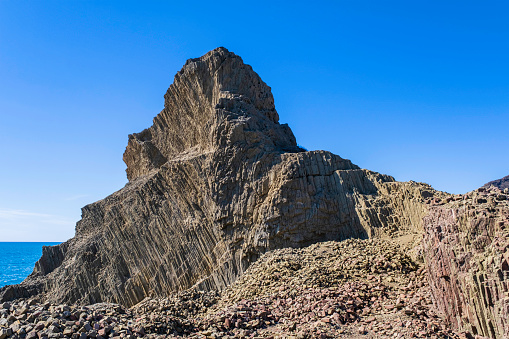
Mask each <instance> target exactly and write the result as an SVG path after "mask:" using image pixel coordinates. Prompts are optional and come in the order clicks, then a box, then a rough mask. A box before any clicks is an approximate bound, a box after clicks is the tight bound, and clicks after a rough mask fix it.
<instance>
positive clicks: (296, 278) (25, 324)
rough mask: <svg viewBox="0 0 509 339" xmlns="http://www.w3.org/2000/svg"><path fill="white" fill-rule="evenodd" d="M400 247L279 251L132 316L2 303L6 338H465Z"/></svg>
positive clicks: (108, 307)
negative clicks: (437, 307)
mask: <svg viewBox="0 0 509 339" xmlns="http://www.w3.org/2000/svg"><path fill="white" fill-rule="evenodd" d="M405 252H406V251H405V250H404V247H400V246H399V245H397V244H396V243H395V242H394V241H385V240H378V239H371V240H358V239H349V240H345V241H342V242H334V241H331V242H323V243H318V244H314V245H311V246H309V247H306V248H302V249H292V248H286V249H279V250H275V251H272V252H268V253H266V254H265V255H263V256H262V257H261V258H260V259H259V260H258V261H256V262H255V263H254V264H253V265H252V266H251V267H250V268H249V269H248V271H247V272H246V273H245V274H244V275H242V276H241V277H240V278H239V279H238V280H237V281H236V282H235V283H234V284H233V285H232V286H230V287H229V288H228V289H226V290H225V291H223V292H222V293H218V292H202V291H195V290H188V291H185V292H181V293H178V294H175V295H172V296H171V297H168V298H164V299H149V298H146V299H145V300H143V301H142V302H140V303H139V304H137V305H135V306H133V307H132V308H124V307H122V306H120V305H117V304H104V303H101V304H94V305H90V306H76V305H52V304H49V303H45V304H40V303H37V302H36V300H23V299H18V300H16V301H14V302H6V303H3V304H2V305H0V315H1V318H0V339H5V338H12V339H18V338H20V339H23V338H25V339H37V338H39V339H44V338H48V339H50V338H73V339H78V338H79V339H87V338H95V339H105V338H118V339H120V338H129V339H132V338H135V337H145V338H163V337H170V338H172V337H189V338H340V337H344V338H355V337H364V338H463V337H465V336H464V335H462V334H461V333H453V332H451V331H450V330H448V329H447V327H446V325H445V324H444V323H443V322H442V321H441V319H440V318H439V317H438V315H437V314H435V313H434V312H433V310H432V301H431V296H430V292H429V288H428V284H427V280H426V278H425V276H424V275H425V270H424V266H423V265H422V264H421V263H419V262H416V261H413V260H412V259H411V258H410V257H409V256H407V255H406V254H405Z"/></svg>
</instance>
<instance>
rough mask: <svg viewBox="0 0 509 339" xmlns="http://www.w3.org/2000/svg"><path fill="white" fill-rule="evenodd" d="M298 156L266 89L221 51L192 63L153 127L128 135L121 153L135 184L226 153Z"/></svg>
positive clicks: (178, 76)
mask: <svg viewBox="0 0 509 339" xmlns="http://www.w3.org/2000/svg"><path fill="white" fill-rule="evenodd" d="M234 145H235V147H240V148H258V149H259V151H263V152H272V151H283V152H287V151H290V152H294V151H298V150H299V148H298V147H297V143H296V141H295V137H294V135H293V133H292V131H291V130H290V128H289V127H288V125H286V124H285V125H280V124H279V115H278V113H277V111H276V108H275V106H274V98H273V96H272V92H271V90H270V87H269V86H267V84H265V82H263V81H262V79H261V78H260V77H259V76H258V74H256V73H255V72H254V71H253V69H252V68H251V66H249V65H246V64H244V62H243V61H242V58H241V57H239V56H237V55H235V54H234V53H232V52H229V51H228V50H227V49H226V48H224V47H219V48H216V49H214V50H212V51H210V52H208V53H207V54H205V55H204V56H202V57H200V58H196V59H190V60H188V61H187V62H186V64H185V65H184V67H182V69H181V70H180V71H179V72H178V73H177V74H176V75H175V79H174V82H173V84H172V85H171V86H170V88H169V89H168V91H167V92H166V94H165V96H164V109H163V110H162V111H161V112H160V113H159V114H158V115H157V116H156V117H155V118H154V122H153V125H152V126H151V127H150V128H148V129H146V130H144V131H143V132H141V133H135V134H131V135H129V142H128V145H127V148H126V151H125V153H124V161H125V163H126V165H127V170H126V172H127V177H128V179H129V180H133V179H135V178H137V177H139V176H141V175H145V174H147V173H149V172H150V171H151V170H153V169H157V168H159V167H160V166H161V165H163V164H164V163H165V162H166V161H168V160H172V159H174V158H181V157H183V156H185V157H189V156H196V155H199V154H202V153H207V152H214V151H217V150H218V149H219V148H221V149H224V148H225V147H232V146H234Z"/></svg>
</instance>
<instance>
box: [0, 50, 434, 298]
mask: <svg viewBox="0 0 509 339" xmlns="http://www.w3.org/2000/svg"><path fill="white" fill-rule="evenodd" d="M278 120H279V117H278V114H277V112H276V110H275V107H274V99H273V97H272V94H271V91H270V88H269V87H268V86H267V85H266V84H265V83H264V82H263V81H262V80H261V79H260V77H259V76H258V75H257V74H256V73H255V72H254V71H253V70H252V69H251V67H250V66H248V65H246V64H244V63H243V61H242V59H241V58H240V57H238V56H236V55H235V54H233V53H231V52H229V51H228V50H226V49H224V48H218V49H215V50H213V51H211V52H209V53H207V54H206V55H204V56H203V57H201V58H198V59H191V60H188V61H187V63H186V64H185V65H184V67H183V68H182V70H181V71H180V72H178V73H177V75H176V76H175V80H174V83H173V84H172V85H171V86H170V88H169V89H168V91H167V93H166V95H165V107H164V109H163V110H162V111H161V112H160V113H159V114H158V115H157V116H156V117H155V118H154V122H153V125H152V126H151V127H150V128H148V129H146V130H144V131H142V132H141V133H137V134H132V135H130V136H129V142H128V145H127V148H126V151H125V153H124V161H125V163H126V164H127V170H126V172H127V177H128V179H129V183H128V184H127V185H126V186H125V187H124V188H123V189H121V190H119V191H118V192H115V193H113V194H112V195H110V196H108V197H106V198H105V199H103V200H100V201H98V202H95V203H93V204H90V205H87V206H85V207H84V208H83V209H82V219H81V220H80V221H79V222H78V223H77V225H76V235H75V237H74V238H72V239H70V240H69V241H67V242H66V243H64V244H61V245H59V246H55V247H45V248H44V249H43V256H42V257H41V259H40V260H39V262H38V263H37V264H36V267H35V269H34V272H33V273H32V274H31V275H30V276H29V277H28V278H27V279H26V280H25V281H24V282H23V283H22V284H20V285H16V286H8V287H5V288H3V289H2V290H0V300H8V299H12V298H16V297H20V296H29V295H34V294H38V295H39V296H40V297H41V298H42V299H47V300H50V301H54V302H66V303H75V302H76V303H84V304H87V303H95V302H100V301H106V302H117V303H121V304H124V305H127V306H130V305H133V304H136V303H137V302H139V301H140V300H142V299H143V298H145V297H147V296H165V295H168V294H169V293H171V292H175V291H180V290H184V289H188V288H191V287H194V288H198V289H204V290H211V289H223V288H225V287H226V286H228V285H229V284H231V283H232V282H233V281H235V280H236V278H237V277H238V276H239V275H241V274H242V273H243V272H244V271H245V270H246V269H247V267H248V266H249V264H250V263H252V262H253V261H255V260H256V259H257V258H258V257H259V256H260V255H261V254H262V253H264V252H266V251H267V250H271V249H276V248H282V247H303V246H307V245H310V244H312V243H315V242H319V241H326V240H342V239H346V238H368V237H373V236H385V235H401V234H404V233H412V232H413V233H415V232H417V231H418V230H420V229H421V220H422V217H423V215H424V214H425V213H426V203H425V202H426V201H429V200H430V198H432V197H433V195H434V194H436V192H435V191H433V190H432V189H431V188H430V187H429V186H427V185H424V184H418V183H414V182H409V183H398V182H395V181H394V179H393V178H392V177H390V176H386V175H381V174H378V173H375V172H371V171H368V170H363V169H360V168H359V167H358V166H356V165H354V164H352V163H351V162H350V161H349V160H346V159H342V158H341V157H339V156H337V155H334V154H332V153H330V152H325V151H313V152H304V151H303V150H302V149H300V148H299V147H298V146H297V143H296V141H295V137H294V136H293V133H292V131H291V130H290V128H289V127H288V126H287V125H281V124H279V122H278Z"/></svg>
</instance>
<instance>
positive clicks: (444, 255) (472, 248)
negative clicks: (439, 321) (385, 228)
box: [423, 187, 509, 338]
mask: <svg viewBox="0 0 509 339" xmlns="http://www.w3.org/2000/svg"><path fill="white" fill-rule="evenodd" d="M424 227H425V235H424V242H423V243H424V254H425V259H426V266H427V272H428V280H429V283H430V287H431V292H432V294H433V297H434V303H435V306H436V307H437V309H438V310H439V311H440V312H441V313H442V314H443V315H444V316H445V317H446V319H447V320H448V321H449V323H450V324H451V325H452V327H453V328H455V329H459V330H463V331H466V332H467V333H470V334H471V335H481V336H484V337H490V338H507V333H509V264H508V263H509V196H508V195H507V194H506V193H504V192H502V191H500V190H499V189H497V188H495V187H491V188H490V189H485V188H480V189H478V190H476V191H474V192H470V193H468V194H465V195H463V196H461V197H458V198H457V200H453V201H450V202H448V203H446V204H442V205H437V206H433V207H432V208H431V209H430V213H429V215H428V216H426V217H425V218H424Z"/></svg>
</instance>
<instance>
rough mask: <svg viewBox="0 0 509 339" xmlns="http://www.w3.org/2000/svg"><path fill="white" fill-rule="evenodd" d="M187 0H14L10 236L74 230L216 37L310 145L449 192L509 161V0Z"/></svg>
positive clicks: (1, 89) (4, 32) (7, 40)
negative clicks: (189, 65) (131, 141)
mask: <svg viewBox="0 0 509 339" xmlns="http://www.w3.org/2000/svg"><path fill="white" fill-rule="evenodd" d="M178 2H179V1H160V2H157V1H142V2H140V1H118V2H115V1H49V0H44V1H35V0H33V1H20V0H10V1H7V0H0V159H1V162H0V241H64V240H66V239H68V238H70V237H71V236H73V234H74V225H75V223H76V221H78V220H79V219H80V215H81V210H80V208H81V207H82V206H84V205H86V204H88V203H91V202H94V201H96V200H99V199H102V198H103V197H105V196H107V195H108V194H110V193H112V192H114V191H116V190H118V189H120V188H121V187H123V186H124V185H125V183H126V182H127V179H126V176H125V172H124V170H125V165H124V163H123V162H122V153H123V152H124V148H125V146H126V144H127V135H128V134H130V133H133V132H140V131H141V130H143V129H144V128H146V127H149V126H150V125H151V122H152V118H153V117H154V116H155V115H156V114H157V113H158V112H159V111H160V110H161V109H162V107H163V95H164V93H165V91H166V89H167V88H168V86H169V85H170V84H171V82H172V81H173V76H174V74H175V73H176V72H177V71H178V70H179V69H180V68H181V67H182V65H183V64H184V63H185V61H186V59H188V58H193V57H199V56H201V55H203V54H205V53H206V52H207V51H209V50H211V49H213V48H215V47H218V46H224V47H226V48H228V49H229V50H230V51H233V52H235V53H236V54H238V55H240V56H242V58H243V59H244V61H245V62H246V63H248V64H250V65H252V66H253V68H254V70H255V71H256V72H258V74H260V76H261V77H262V79H263V80H264V81H265V82H266V83H267V84H268V85H269V86H271V87H272V90H273V94H274V97H275V101H276V107H277V109H278V111H279V114H280V117H281V122H283V123H288V124H289V125H290V127H291V128H292V129H293V132H294V134H295V135H296V137H297V141H298V143H299V144H300V145H302V146H304V147H305V148H307V149H308V150H314V149H325V150H330V151H332V152H334V153H336V154H339V155H340V156H342V157H344V158H348V159H351V160H352V161H353V162H354V163H355V164H357V165H359V166H361V167H363V168H368V169H371V170H375V171H378V172H382V173H386V174H390V175H393V176H394V177H395V178H396V179H397V180H415V181H422V182H427V183H429V184H431V185H433V186H434V187H435V188H436V189H439V190H445V191H448V192H451V193H464V192H467V191H470V190H473V189H475V188H477V187H479V186H481V185H483V184H484V183H486V182H487V181H490V180H493V179H497V178H500V177H503V176H505V175H508V174H509V157H508V153H509V152H508V146H509V133H508V126H509V124H508V123H509V2H508V1H482V2H481V1H408V0H406V1H362V0H356V1H304V2H299V1H286V2H283V1H266V2H265V1H252V2H250V4H248V3H247V2H244V1H238V0H237V1H220V2H218V1H192V2H191V1H180V3H181V4H178Z"/></svg>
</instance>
